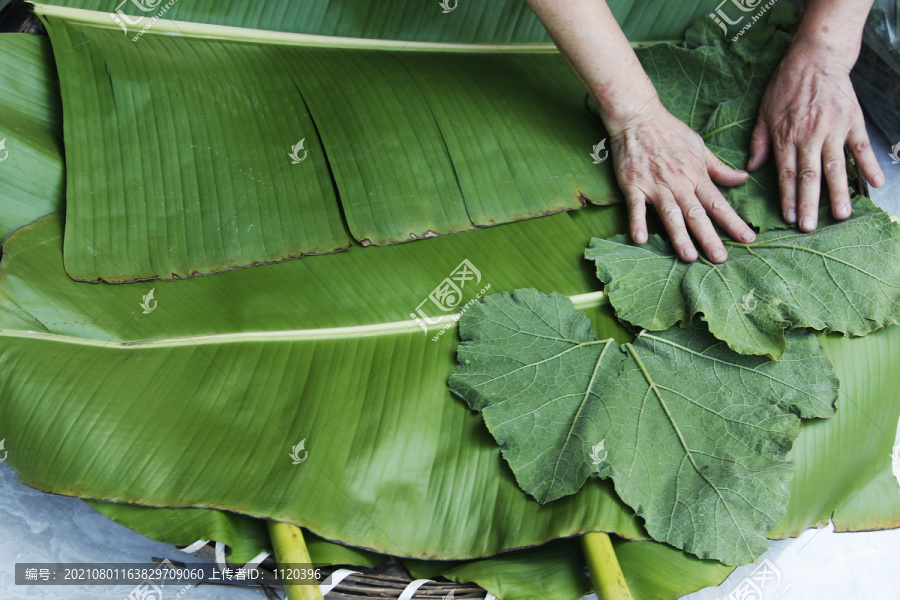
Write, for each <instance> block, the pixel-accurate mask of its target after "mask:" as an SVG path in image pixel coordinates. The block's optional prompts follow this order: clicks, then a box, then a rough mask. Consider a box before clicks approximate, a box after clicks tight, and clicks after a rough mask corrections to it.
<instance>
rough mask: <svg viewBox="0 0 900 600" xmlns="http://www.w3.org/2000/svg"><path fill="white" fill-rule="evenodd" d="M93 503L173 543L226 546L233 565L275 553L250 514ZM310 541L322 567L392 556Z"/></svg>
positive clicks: (122, 521)
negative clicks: (264, 554)
mask: <svg viewBox="0 0 900 600" xmlns="http://www.w3.org/2000/svg"><path fill="white" fill-rule="evenodd" d="M87 503H88V504H89V505H90V506H91V507H92V508H94V509H95V510H97V511H98V512H100V513H101V514H103V515H104V516H106V517H108V518H110V519H112V520H113V521H115V522H117V523H120V524H122V525H125V526H126V527H130V528H131V529H134V530H136V531H138V532H140V533H141V534H143V535H145V536H147V537H149V538H152V539H154V540H159V541H162V542H165V543H167V544H174V545H176V546H189V545H191V544H193V543H194V542H196V541H197V540H214V541H216V542H221V543H223V544H226V546H227V550H226V557H227V560H228V562H229V563H231V564H236V565H243V564H245V563H247V562H249V561H250V560H252V559H254V558H255V557H257V556H258V555H259V554H260V553H262V552H268V553H271V552H272V542H271V541H270V540H269V530H268V527H267V525H266V522H265V521H263V520H261V519H254V518H253V517H248V516H246V515H239V514H236V513H232V512H228V511H222V510H203V509H199V508H148V507H146V506H139V505H137V504H116V503H114V502H102V501H99V500H88V501H87ZM304 541H305V542H306V546H307V548H308V549H309V554H310V558H312V560H313V562H314V563H315V564H316V565H317V566H329V565H355V566H360V567H374V566H375V565H377V564H379V563H381V562H382V561H384V559H385V558H386V557H384V556H382V555H380V554H375V553H374V552H366V551H365V550H358V549H356V548H350V547H348V546H342V545H340V544H335V543H333V542H329V541H327V540H323V539H322V538H320V537H318V536H316V535H314V534H312V533H309V532H306V533H305V534H304Z"/></svg>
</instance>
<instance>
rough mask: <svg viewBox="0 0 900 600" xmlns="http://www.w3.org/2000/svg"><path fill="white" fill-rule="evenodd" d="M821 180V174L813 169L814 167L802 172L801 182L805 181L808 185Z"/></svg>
mask: <svg viewBox="0 0 900 600" xmlns="http://www.w3.org/2000/svg"><path fill="white" fill-rule="evenodd" d="M818 179H819V172H818V171H816V170H815V169H813V168H812V167H806V168H805V169H803V170H802V171H800V181H804V182H807V183H811V182H814V181H816V180H818Z"/></svg>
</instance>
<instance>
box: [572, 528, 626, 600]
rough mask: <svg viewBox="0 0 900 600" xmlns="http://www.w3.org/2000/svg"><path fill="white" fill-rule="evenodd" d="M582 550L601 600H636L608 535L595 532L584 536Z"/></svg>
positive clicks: (595, 591)
mask: <svg viewBox="0 0 900 600" xmlns="http://www.w3.org/2000/svg"><path fill="white" fill-rule="evenodd" d="M581 548H582V549H583V550H584V558H585V559H586V560H587V565H588V570H589V571H590V573H591V581H592V582H593V583H594V593H596V594H597V598H599V600H634V597H633V596H632V595H631V590H629V589H628V584H627V583H626V582H625V575H623V574H622V568H621V567H620V566H619V561H618V559H617V558H616V552H615V550H613V547H612V542H610V541H609V536H608V535H607V534H605V533H601V532H597V531H595V532H592V533H588V534H585V535H583V536H582V537H581Z"/></svg>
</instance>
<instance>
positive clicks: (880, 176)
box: [875, 172, 884, 187]
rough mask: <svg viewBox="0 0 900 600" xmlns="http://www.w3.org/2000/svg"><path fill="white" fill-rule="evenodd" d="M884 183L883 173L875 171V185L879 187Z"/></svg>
mask: <svg viewBox="0 0 900 600" xmlns="http://www.w3.org/2000/svg"><path fill="white" fill-rule="evenodd" d="M882 185H884V173H881V172H879V173H876V174H875V187H881V186H882Z"/></svg>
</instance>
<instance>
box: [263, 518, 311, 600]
mask: <svg viewBox="0 0 900 600" xmlns="http://www.w3.org/2000/svg"><path fill="white" fill-rule="evenodd" d="M268 523H269V537H270V538H271V540H272V548H273V550H275V561H276V562H277V563H278V566H279V567H284V568H290V569H291V570H294V569H298V568H301V567H302V566H306V567H307V568H312V560H311V559H310V558H309V550H307V549H306V542H305V541H303V532H302V531H301V530H300V528H299V527H297V526H296V525H291V524H290V523H282V522H280V521H269V522H268ZM287 565H290V567H288V566H287ZM283 581H284V594H285V599H286V600H322V594H321V593H320V592H319V586H318V584H317V583H307V584H304V585H298V584H294V585H291V584H290V583H289V581H291V580H290V579H284V580H283Z"/></svg>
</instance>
